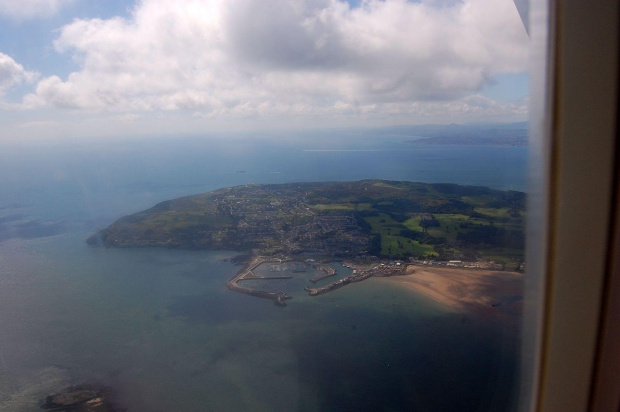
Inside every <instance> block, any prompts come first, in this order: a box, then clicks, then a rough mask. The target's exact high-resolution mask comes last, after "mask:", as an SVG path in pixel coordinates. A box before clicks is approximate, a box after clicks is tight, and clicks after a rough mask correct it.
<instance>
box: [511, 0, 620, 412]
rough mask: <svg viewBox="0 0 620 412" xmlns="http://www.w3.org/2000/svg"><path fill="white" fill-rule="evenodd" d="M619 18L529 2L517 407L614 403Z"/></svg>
mask: <svg viewBox="0 0 620 412" xmlns="http://www.w3.org/2000/svg"><path fill="white" fill-rule="evenodd" d="M619 16H620V2H619V1H618V0H610V1H605V2H594V3H591V2H580V1H575V0H567V1H546V0H543V1H534V0H532V1H531V3H530V33H531V39H532V47H531V56H530V57H531V62H532V82H531V85H532V86H531V107H530V110H531V115H530V130H531V140H530V166H531V167H530V175H531V177H530V180H531V182H530V183H531V184H530V190H529V192H528V196H529V204H528V217H529V222H528V244H527V252H526V256H527V258H526V260H527V262H528V263H527V264H528V276H527V280H526V300H525V309H524V326H525V327H524V335H523V347H522V359H523V368H522V380H521V393H520V409H521V410H528V411H611V410H618V406H619V405H620V401H619V400H620V367H619V366H620V355H619V353H620V336H619V335H620V328H619V326H618V314H619V313H620V285H619V283H620V271H619V268H620V230H619V228H618V222H619V221H620V219H619V217H620V214H619V212H620V211H619V208H618V198H619V197H618V191H619V190H618V181H619V179H618V176H619V172H618V171H619V168H618V163H619V159H618V157H619V156H618V154H617V150H618V148H620V145H619V144H618V114H619V112H618V74H619V70H618V60H619V53H618V51H619V44H620V42H619V30H618V22H619ZM614 239H615V241H614ZM614 320H615V322H614Z"/></svg>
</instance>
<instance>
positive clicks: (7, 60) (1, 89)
mask: <svg viewBox="0 0 620 412" xmlns="http://www.w3.org/2000/svg"><path fill="white" fill-rule="evenodd" d="M37 76H38V74H37V73H35V72H30V71H27V70H25V69H24V67H23V66H22V65H21V64H19V63H17V62H16V61H15V60H13V59H12V58H11V57H10V56H8V55H6V54H4V53H0V96H2V95H3V94H4V93H5V92H6V91H7V90H8V89H9V88H11V87H12V86H14V85H17V84H20V83H22V82H24V81H26V82H33V81H34V80H35V79H36V78H37Z"/></svg>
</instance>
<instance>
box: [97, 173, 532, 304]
mask: <svg viewBox="0 0 620 412" xmlns="http://www.w3.org/2000/svg"><path fill="white" fill-rule="evenodd" d="M524 219H525V194H524V193H522V192H516V191H499V190H493V189H489V188H486V187H479V186H459V185H455V184H425V183H415V182H399V181H385V180H363V181H358V182H321V183H290V184H279V185H245V186H238V187H232V188H226V189H220V190H216V191H212V192H208V193H204V194H199V195H195V196H187V197H182V198H179V199H175V200H169V201H165V202H162V203H159V204H157V205H155V206H154V207H152V208H151V209H148V210H145V211H142V212H139V213H136V214H133V215H129V216H126V217H123V218H121V219H119V220H118V221H116V222H115V223H113V224H112V225H110V226H109V227H108V228H106V229H103V230H101V231H99V232H98V233H96V234H94V235H93V236H91V237H90V238H88V240H87V243H88V244H90V245H100V246H105V247H167V248H178V249H195V250H204V249H211V250H218V249H219V250H224V249H226V250H239V251H247V250H252V251H253V253H252V256H251V258H250V261H249V262H248V264H247V265H246V266H245V267H244V268H243V269H242V270H241V271H240V272H239V273H238V274H237V275H236V276H235V277H234V278H233V279H231V280H230V281H229V282H228V286H229V288H230V289H232V290H236V291H239V292H243V293H248V294H251V295H254V296H259V297H264V298H268V299H272V300H273V301H274V302H275V303H276V304H279V305H284V302H285V300H287V299H288V298H289V297H288V296H287V295H286V293H285V292H283V291H278V292H267V291H264V290H256V289H252V288H249V287H245V286H242V285H241V284H240V282H244V281H247V280H251V279H255V280H256V279H276V278H277V279H283V278H287V277H286V276H276V277H274V276H269V277H265V276H257V275H256V274H254V273H253V270H254V269H255V268H257V267H258V266H260V265H261V264H263V263H269V262H271V263H274V262H280V263H281V262H301V264H302V266H304V265H307V264H309V265H314V266H315V267H317V268H318V269H319V270H320V271H322V272H319V273H318V274H317V275H315V276H314V277H313V278H312V279H310V281H311V282H312V283H315V282H319V281H321V280H322V279H325V278H328V277H331V276H333V275H335V274H336V273H335V272H336V271H335V269H333V268H331V267H329V266H327V265H325V264H326V263H327V262H342V261H343V260H348V261H350V262H353V263H352V265H353V266H355V265H361V266H357V267H358V269H359V270H354V271H353V274H351V275H350V276H346V277H344V278H340V279H338V280H336V281H334V282H332V283H330V284H328V285H324V286H320V287H315V288H310V287H308V288H307V290H308V291H309V293H310V294H311V295H317V294H321V293H325V292H328V291H331V290H335V289H337V288H338V287H341V286H344V285H346V284H348V283H352V282H356V281H360V280H364V279H366V278H368V277H370V276H392V275H397V274H405V273H407V271H406V266H408V265H409V263H416V262H417V264H426V265H435V264H436V265H451V266H462V265H465V262H466V263H467V264H466V266H468V267H483V268H492V269H494V270H503V269H506V270H513V271H514V270H519V269H521V268H522V265H523V243H524ZM363 268H366V269H363ZM387 268H392V269H389V270H388V269H387ZM302 271H305V269H303V268H302V269H299V270H295V271H294V272H302Z"/></svg>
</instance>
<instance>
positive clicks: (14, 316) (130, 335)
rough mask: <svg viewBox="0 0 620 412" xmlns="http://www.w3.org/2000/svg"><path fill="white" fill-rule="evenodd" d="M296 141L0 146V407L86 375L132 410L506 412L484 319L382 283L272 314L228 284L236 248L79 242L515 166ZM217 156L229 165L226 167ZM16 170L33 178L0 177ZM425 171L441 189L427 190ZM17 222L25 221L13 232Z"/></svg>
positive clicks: (500, 356)
mask: <svg viewBox="0 0 620 412" xmlns="http://www.w3.org/2000/svg"><path fill="white" fill-rule="evenodd" d="M310 143H312V142H310ZM308 144H309V143H308V142H306V141H299V142H297V143H295V144H293V143H289V144H288V145H283V146H278V145H276V144H275V143H273V142H267V143H261V144H259V143H257V142H249V143H247V142H246V144H241V143H239V142H235V143H231V144H228V145H224V144H221V145H220V146H217V145H205V144H203V143H199V142H192V141H190V142H188V143H187V145H186V146H185V147H183V148H179V146H178V145H170V144H167V143H166V142H163V143H161V144H160V145H159V146H157V145H152V146H149V147H148V150H142V149H146V148H147V147H146V146H140V144H135V145H129V144H124V143H123V145H124V146H123V145H121V146H113V145H110V146H105V147H95V148H92V149H87V148H86V147H77V148H75V147H74V148H71V147H53V148H51V149H50V150H48V151H47V152H45V151H43V150H40V148H24V147H22V148H15V149H13V150H14V153H13V155H12V156H8V155H7V154H6V153H7V152H3V153H4V154H1V155H0V157H2V156H5V158H4V159H3V160H7V159H8V158H9V157H10V159H9V160H10V162H9V163H6V162H4V163H3V162H0V165H3V166H0V168H3V173H4V174H3V177H4V176H8V177H7V178H5V179H4V180H3V181H2V183H0V212H1V213H0V218H2V217H5V218H6V217H7V216H9V217H11V216H13V217H11V218H10V219H8V220H4V221H2V220H0V234H2V233H3V234H4V237H2V236H0V327H1V329H2V333H0V410H2V411H15V410H17V411H20V410H24V411H29V410H33V408H34V409H36V408H37V405H38V404H39V403H40V402H41V401H42V399H43V398H44V396H45V395H46V394H48V393H50V392H53V391H56V390H59V389H61V388H63V387H65V386H67V385H69V384H72V383H79V382H84V381H95V382H100V383H103V384H106V385H110V386H111V387H112V388H113V390H114V391H115V393H116V394H117V396H118V399H119V401H120V402H121V403H122V404H123V405H125V406H126V407H128V408H129V410H131V411H176V410H182V411H209V410H212V411H244V410H251V411H281V410H299V411H348V410H373V411H382V410H384V411H398V410H428V411H434V410H458V411H468V410H476V411H478V410H493V411H494V410H510V408H511V407H512V402H513V397H512V396H513V392H512V388H513V384H514V379H515V365H516V364H517V359H516V352H517V350H516V343H515V341H514V336H516V331H514V330H508V331H507V330H506V328H507V326H506V325H504V324H500V323H498V322H497V320H495V319H481V318H477V317H475V316H472V315H464V314H455V313H450V312H448V311H446V310H445V308H443V307H441V306H440V305H438V304H437V303H435V302H433V301H431V300H429V299H427V298H425V297H423V296H418V295H414V294H412V293H411V292H409V291H406V290H403V289H400V288H398V287H396V286H394V285H391V284H388V283H386V282H382V281H381V279H369V280H367V281H365V282H361V283H356V284H353V285H349V286H347V287H345V288H343V289H340V290H338V291H336V292H333V293H329V294H326V295H321V296H318V297H309V296H307V295H306V294H305V293H303V291H296V290H293V291H291V292H292V293H291V294H292V295H293V296H294V299H293V300H292V301H290V302H289V305H288V306H287V307H286V308H278V307H276V306H275V305H273V303H272V302H271V301H268V300H264V299H258V298H253V297H249V296H246V295H242V294H238V293H233V292H231V291H229V290H228V289H227V288H226V286H225V282H226V280H228V279H229V278H231V277H232V276H233V275H234V274H235V273H236V271H237V270H238V269H239V267H238V266H235V265H234V264H232V263H230V262H229V261H228V259H230V258H231V257H233V256H234V255H235V254H236V252H232V251H220V252H212V251H211V252H191V251H174V250H163V249H122V250H117V249H100V248H90V247H87V246H86V245H85V243H84V240H85V239H86V237H87V236H89V235H90V234H91V233H92V231H94V230H95V229H96V228H99V227H101V226H103V225H107V224H109V223H111V221H112V220H113V219H115V218H117V217H119V216H121V215H124V214H127V213H131V212H133V211H136V210H140V209H143V208H145V207H148V206H151V205H152V204H154V203H156V202H157V201H160V200H164V199H167V198H171V197H175V196H181V195H183V194H191V193H196V192H201V191H204V190H209V189H214V188H217V187H222V186H228V185H231V184H243V183H247V182H274V183H277V182H281V181H295V180H305V181H309V180H353V179H358V178H369V177H378V178H392V179H397V178H399V179H407V180H423V181H424V180H426V181H457V182H460V183H474V184H485V182H488V181H491V180H493V179H497V176H498V175H504V176H512V178H505V179H504V180H501V179H500V180H497V181H496V183H498V184H496V185H494V186H496V187H498V186H500V184H501V183H502V182H503V184H504V185H505V187H508V188H519V187H520V186H522V185H523V182H522V178H523V179H524V177H523V176H521V174H520V173H521V172H519V170H521V171H523V170H524V167H522V166H515V167H512V166H514V165H520V164H521V161H524V158H523V156H524V153H522V149H521V148H478V149H475V148H471V147H465V148H462V147H460V148H459V147H452V148H447V149H446V148H439V149H437V150H436V151H432V150H431V151H430V152H429V153H428V154H426V155H424V156H421V155H420V154H419V153H417V152H415V153H414V152H406V151H403V152H402V153H394V152H393V151H384V152H304V151H303V148H304V147H307V146H308ZM313 144H314V146H313V147H318V146H317V145H318V143H316V142H315V143H313ZM321 144H322V143H321ZM369 144H370V143H368V144H367V145H365V146H364V147H366V148H367V147H368V145H369ZM399 144H400V143H399V142H398V141H391V142H389V141H388V142H384V143H383V145H382V146H381V145H380V146H371V148H377V147H378V148H380V149H381V148H393V147H400V146H398V145H399ZM339 145H340V146H338V147H350V146H351V145H353V143H352V142H351V141H347V140H346V139H345V140H343V142H340V143H339ZM347 145H349V146H347ZM321 147H323V146H321ZM354 147H358V146H354ZM431 149H432V148H431ZM140 150H142V152H141V155H142V157H137V156H136V155H137V153H138V152H140ZM45 153H47V154H45ZM225 153H237V157H235V159H236V160H235V161H234V162H228V163H227V162H226V160H225V159H226V157H225V156H224V154H225ZM35 155H36V156H35ZM20 156H21V157H20ZM369 156H372V162H370V159H371V158H370V157H369ZM472 158H473V159H474V160H476V159H477V161H478V163H479V164H480V165H478V166H476V167H478V169H475V167H474V166H473V165H472V163H471V162H472ZM25 159H27V160H30V162H29V163H28V162H26V163H24V160H25ZM228 159H230V156H228ZM481 159H482V160H484V159H486V161H485V162H483V161H481ZM237 162H238V163H237ZM498 162H499V163H503V165H502V166H500V165H499V163H498ZM511 162H512V163H511ZM12 163H14V164H16V165H17V164H19V165H23V164H29V165H30V166H29V168H25V167H24V166H21V168H22V169H20V166H15V169H7V167H8V166H7V164H12ZM489 164H491V165H494V166H493V167H495V168H496V169H497V170H498V172H497V173H495V175H493V176H491V175H489V174H488V170H487V167H490V166H489ZM369 165H370V166H369ZM379 165H381V167H380V166H379ZM519 167H521V169H519ZM433 168H434V169H435V174H434V175H433V176H434V178H435V179H438V180H429V179H424V176H426V175H425V173H426V171H428V173H430V172H431V171H432V170H433ZM26 169H27V170H26ZM459 169H460V170H465V171H466V172H463V173H459V172H458V170H459ZM7 170H9V171H10V173H11V175H10V176H9V175H7V174H6V173H7ZM119 170H120V171H123V173H120V172H119ZM239 170H245V171H246V172H245V173H237V172H236V171H239ZM475 170H478V172H477V173H478V174H477V175H476V172H475ZM279 171H280V172H284V173H274V172H279ZM523 174H524V173H523ZM399 176H400V177H399ZM476 176H479V177H478V178H476ZM459 179H460V180H459ZM489 179H490V180H489ZM462 180H467V181H462ZM470 180H471V181H470ZM15 216H17V217H15ZM20 222H21V223H23V222H35V223H36V224H35V225H34V226H33V227H34V229H33V231H30V232H28V233H27V236H26V235H24V233H22V232H18V233H21V236H15V233H16V232H15V229H14V226H13V225H15V224H20ZM37 225H39V226H37ZM49 225H55V226H53V227H54V228H56V230H55V231H52V232H50V230H49ZM46 228H47V229H46ZM37 230H38V232H37ZM50 234H53V236H49V235H50ZM24 237H26V238H24ZM327 281H329V280H327ZM302 283H304V282H303V281H301V282H300V281H299V280H297V283H295V285H297V284H299V286H302Z"/></svg>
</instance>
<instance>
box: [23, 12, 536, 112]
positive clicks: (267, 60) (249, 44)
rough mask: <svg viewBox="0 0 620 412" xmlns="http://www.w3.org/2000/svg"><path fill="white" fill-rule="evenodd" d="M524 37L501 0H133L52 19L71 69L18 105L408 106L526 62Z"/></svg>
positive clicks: (471, 88) (457, 97) (462, 91)
mask: <svg viewBox="0 0 620 412" xmlns="http://www.w3.org/2000/svg"><path fill="white" fill-rule="evenodd" d="M527 43H528V41H527V35H526V33H525V31H524V29H523V25H522V24H521V21H520V19H519V15H518V13H517V10H516V8H515V7H514V4H513V3H512V1H511V0H464V1H462V2H453V3H450V4H446V3H445V2H436V1H430V2H424V1H423V2H419V3H411V2H407V1H405V0H385V1H383V0H363V1H362V2H361V4H360V6H359V7H355V8H351V7H350V6H349V5H348V4H347V3H345V2H341V1H337V0H305V1H304V0H271V1H269V2H265V1H264V0H226V1H224V0H205V1H197V0H143V1H141V2H140V3H138V4H137V5H136V7H135V9H134V10H133V12H132V13H131V16H130V17H129V18H126V19H123V18H113V19H107V20H101V19H88V20H76V21H74V22H73V23H71V24H69V25H66V26H64V27H62V29H61V30H60V35H59V37H58V38H57V39H56V41H55V42H54V46H55V48H56V50H57V51H58V52H60V53H67V54H69V55H71V56H72V57H73V58H74V59H75V60H76V61H77V62H78V63H79V65H80V67H81V69H80V70H79V71H76V72H74V73H71V74H70V75H69V76H68V77H67V78H66V79H61V78H60V77H57V76H51V77H47V78H44V79H42V80H41V81H40V82H39V83H38V85H37V87H36V91H35V92H34V93H32V94H31V95H28V96H26V97H25V99H24V104H25V105H26V106H28V107H41V106H51V107H58V108H69V109H78V110H93V111H131V112H143V111H153V110H164V111H174V110H181V111H183V110H186V111H191V112H192V113H194V112H197V113H199V114H201V115H202V116H206V117H209V116H231V117H235V116H272V115H275V114H278V113H280V114H286V115H292V116H313V115H317V114H325V113H327V114H333V115H342V114H343V113H345V112H348V113H358V114H359V113H363V112H364V111H368V110H370V111H373V110H374V111H383V112H385V113H387V114H389V113H392V112H398V111H400V112H401V113H407V112H408V111H410V110H412V108H413V107H415V105H416V104H417V105H418V106H424V105H427V106H428V104H431V105H433V104H434V105H442V104H444V103H445V102H451V101H460V102H462V101H463V100H462V99H464V98H465V97H466V96H470V95H475V93H476V92H477V91H479V90H480V89H481V88H482V86H483V85H485V84H486V83H488V82H490V81H491V79H492V77H493V75H494V74H497V73H506V72H522V71H525V69H526V64H527ZM470 106H472V103H471V102H470V103H467V107H470ZM477 107H480V105H478V106H477ZM370 108H372V109H370ZM491 109H492V107H490V106H488V105H487V106H486V107H485V108H484V110H491ZM480 110H482V109H480Z"/></svg>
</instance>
